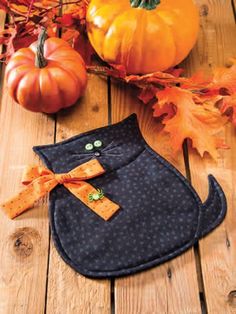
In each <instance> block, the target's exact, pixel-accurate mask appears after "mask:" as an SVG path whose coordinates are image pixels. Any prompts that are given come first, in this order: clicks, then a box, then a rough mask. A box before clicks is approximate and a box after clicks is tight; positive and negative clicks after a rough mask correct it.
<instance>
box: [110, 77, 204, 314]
mask: <svg viewBox="0 0 236 314" xmlns="http://www.w3.org/2000/svg"><path fill="white" fill-rule="evenodd" d="M111 104H112V106H111V108H112V121H113V122H116V121H119V120H121V119H123V118H124V117H126V116H128V115H129V114H130V113H132V112H136V113H137V115H138V119H139V124H140V127H141V130H142V133H143V135H144V137H145V139H146V141H147V142H148V143H149V145H150V146H151V147H152V148H154V149H155V150H156V151H157V152H158V153H160V154H161V155H163V156H164V157H165V158H166V159H167V160H169V161H170V162H171V163H172V164H174V165H175V166H176V167H177V168H178V169H179V170H180V171H181V172H182V173H185V167H184V161H183V156H182V155H181V154H179V155H178V156H176V157H174V156H173V154H172V152H171V149H170V147H169V141H168V138H167V136H166V135H165V134H164V133H163V132H161V131H160V126H159V125H158V124H157V123H156V122H155V120H154V118H152V109H151V108H150V107H148V106H145V105H143V104H141V103H140V102H138V100H137V94H136V91H134V90H132V89H131V88H130V87H127V86H125V85H120V84H115V83H114V84H113V85H112V89H111ZM115 310H116V313H122V314H136V313H142V314H143V313H144V314H145V313H147V314H148V313H163V314H165V313H173V314H178V313H179V314H185V313H186V314H189V313H191V314H192V313H201V307H200V302H199V290H198V282H197V272H196V265H195V258H194V252H193V249H191V250H189V251H188V252H186V253H185V254H183V255H181V256H179V257H178V258H176V259H174V260H172V261H170V262H168V263H165V264H163V265H161V266H159V267H155V268H153V269H151V270H148V271H146V272H143V273H140V274H136V275H134V276H129V277H127V278H121V279H117V280H116V281H115Z"/></svg>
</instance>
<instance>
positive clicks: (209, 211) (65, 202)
mask: <svg viewBox="0 0 236 314" xmlns="http://www.w3.org/2000/svg"><path fill="white" fill-rule="evenodd" d="M34 151H35V152H36V153H37V154H38V155H39V156H40V157H41V159H42V160H43V162H44V163H45V165H46V166H47V167H48V168H49V169H50V170H51V171H52V172H53V173H59V174H60V173H67V172H70V171H71V170H73V169H75V168H76V167H78V166H79V165H83V164H85V165H86V163H87V162H90V161H92V162H93V161H95V162H96V161H98V162H99V164H101V166H102V168H103V169H104V172H101V174H99V175H97V176H95V177H93V178H90V179H88V180H87V183H88V184H89V185H90V186H92V187H93V188H95V191H96V193H95V192H94V191H93V193H88V195H87V196H86V198H87V199H88V200H87V201H86V200H84V201H83V200H82V201H81V199H79V198H78V197H76V195H74V194H73V193H71V192H70V191H69V190H68V189H67V188H66V187H65V186H64V185H57V186H56V187H55V188H54V189H53V190H52V191H51V193H50V206H49V214H50V215H49V217H50V224H51V229H52V237H53V240H54V243H55V246H56V248H57V250H58V252H59V254H60V255H61V257H62V258H63V259H64V260H65V262H66V263H68V264H69V265H70V266H71V267H72V268H74V269H75V270H76V271H78V272H79V273H81V274H83V275H85V276H88V277H96V278H109V277H118V276H123V275H129V274H133V273H136V272H138V271H141V270H145V269H148V268H150V267H153V266H156V265H159V264H161V263H163V262H165V261H167V260H170V259H172V258H174V257H176V256H177V255H180V254H181V253H183V252H184V251H186V250H187V249H189V248H190V247H191V246H193V245H194V244H195V243H196V242H197V241H198V240H199V239H200V238H202V237H203V236H205V235H206V234H208V233H209V232H210V231H212V230H213V229H214V228H215V227H216V226H217V225H219V224H220V223H221V222H222V220H223V219H224V216H225V214H226V199H225V195H224V193H223V191H222V189H221V187H220V185H219V184H218V183H217V181H216V180H215V178H214V177H213V176H211V175H210V176H209V185H210V190H209V196H208V198H207V200H206V202H205V203H202V202H201V200H200V198H199V196H198V195H197V193H196V192H195V190H194V189H193V187H192V186H191V185H190V184H189V182H188V181H187V180H186V179H185V177H183V175H182V174H181V173H180V172H179V171H178V170H177V169H176V168H174V167H173V166H172V165H171V164H170V163H169V162H167V161H166V160H165V159H164V158H163V157H161V156H160V155H158V154H157V153H156V152H155V151H153V150H152V149H151V147H150V146H149V145H148V144H147V143H146V142H145V140H144V138H143V136H142V134H141V132H140V130H139V127H138V122H137V117H136V115H135V114H132V115H131V116H129V117H128V118H126V119H125V120H123V121H121V122H119V123H117V124H114V125H110V126H107V127H103V128H99V129H96V130H92V131H89V132H86V133H83V134H80V135H78V136H75V137H73V138H71V139H68V140H66V141H63V142H60V143H57V144H53V145H45V146H36V147H34ZM103 198H106V200H107V199H108V200H109V202H111V204H112V205H110V203H109V202H108V203H107V204H108V205H107V206H108V207H109V206H111V208H113V209H114V210H113V211H112V212H110V214H109V215H110V216H109V217H108V218H109V219H108V218H107V219H104V217H102V215H101V216H100V215H99V214H98V212H96V210H95V211H94V210H92V209H91V208H90V207H92V206H90V203H88V202H91V204H94V206H95V207H96V203H97V202H101V203H102V202H104V201H103ZM86 202H87V203H86ZM86 204H87V205H88V204H89V206H87V205H86ZM112 206H113V207H112ZM108 211H109V208H108Z"/></svg>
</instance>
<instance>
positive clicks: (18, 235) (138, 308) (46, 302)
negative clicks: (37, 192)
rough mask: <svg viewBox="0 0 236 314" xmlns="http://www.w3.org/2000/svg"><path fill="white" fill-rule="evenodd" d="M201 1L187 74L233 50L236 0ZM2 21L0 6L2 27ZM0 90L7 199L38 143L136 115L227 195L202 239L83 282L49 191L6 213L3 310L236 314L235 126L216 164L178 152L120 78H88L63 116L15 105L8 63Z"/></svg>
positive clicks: (0, 239)
mask: <svg viewBox="0 0 236 314" xmlns="http://www.w3.org/2000/svg"><path fill="white" fill-rule="evenodd" d="M196 2H197V4H198V6H199V10H200V15H201V28H200V35H199V39H198V42H197V45H196V46H195V48H194V49H193V51H192V53H191V55H190V56H189V57H188V59H187V60H186V61H185V62H184V64H183V66H184V68H186V69H187V73H188V74H191V73H192V72H194V71H196V70H197V69H198V68H199V67H200V66H201V67H202V68H204V69H205V70H206V71H208V70H209V69H211V68H213V67H215V66H218V65H225V64H226V63H227V61H228V58H229V57H232V56H236V28H235V16H234V13H235V12H234V9H235V7H234V6H236V0H232V2H231V1H230V0H196ZM186 18H187V17H186ZM4 20H5V15H4V13H3V12H2V11H0V25H1V26H3V25H4ZM0 91H1V107H0V108H1V111H0V126H1V131H0V152H1V153H0V184H1V201H2V200H5V199H6V198H7V197H9V196H11V195H13V194H14V193H15V192H16V191H18V190H19V189H20V188H21V184H20V179H21V174H22V170H23V168H24V167H25V166H26V165H27V164H29V163H39V160H38V158H37V157H36V156H35V154H34V153H33V151H32V149H31V148H32V146H33V145H39V144H49V143H54V142H58V141H61V140H63V139H66V138H68V137H70V136H72V135H75V134H78V133H80V132H83V131H87V130H90V129H94V128H97V127H101V126H105V125H108V124H110V123H113V122H117V121H119V120H121V119H123V118H124V117H126V116H128V115H129V114H130V113H132V112H136V113H137V115H138V118H139V123H140V126H141V129H142V132H143V134H144V137H145V138H146V140H147V142H148V143H149V144H150V145H151V146H152V147H153V148H154V149H155V150H156V151H157V152H158V153H160V154H161V155H163V156H164V157H165V158H167V159H168V160H169V161H170V162H171V163H173V164H174V165H175V166H176V167H177V168H178V169H179V170H180V171H181V172H182V173H183V174H184V175H186V176H187V177H188V178H189V180H191V183H192V184H193V186H194V187H195V188H196V190H197V191H198V192H199V194H200V196H201V197H202V199H203V200H204V199H205V198H206V196H207V194H208V182H207V174H209V173H212V174H213V175H215V177H216V178H217V180H218V181H219V182H220V184H221V185H222V186H223V188H224V190H225V192H226V195H227V202H228V213H227V217H226V219H225V220H224V222H223V223H222V224H221V225H220V227H218V228H217V229H216V230H215V231H213V232H212V233H211V234H210V235H208V236H207V237H206V238H204V239H202V240H201V241H200V242H199V244H198V245H197V246H195V247H194V248H192V249H190V250H189V251H187V252H186V253H184V254H182V255H181V256H179V257H177V258H175V259H173V260H171V261H170V262H167V263H165V264H163V265H161V266H158V267H155V268H153V269H151V270H148V271H145V272H142V273H139V274H137V275H134V276H128V277H126V278H121V279H117V280H114V281H110V280H91V279H87V278H85V277H83V276H81V275H79V274H78V273H75V272H74V271H73V270H72V269H71V268H70V267H69V266H67V265H66V264H65V263H64V262H63V261H62V259H61V258H60V257H59V255H58V253H57V251H56V250H55V248H54V245H53V243H52V240H51V237H50V228H49V222H48V202H47V199H46V198H44V199H43V200H42V201H40V202H39V203H38V204H37V205H36V206H35V207H34V209H32V210H30V211H28V212H26V213H25V214H23V215H22V216H20V217H18V218H17V219H15V220H13V221H12V220H9V219H8V218H6V216H5V215H4V214H3V213H2V212H0V221H1V223H0V313H1V314H8V313H11V314H12V313H17V314H21V313H24V314H25V313H29V314H38V313H48V314H74V313H75V314H83V313H94V314H107V313H117V314H147V313H148V314H149V313H150V314H153V313H156V314H165V313H171V314H195V313H211V314H226V313H236V190H235V185H236V172H235V171H236V131H235V129H233V127H232V126H231V125H228V126H227V128H226V129H225V133H224V137H225V141H226V142H227V143H228V144H229V145H230V146H231V149H230V150H225V151H220V152H219V158H218V160H217V163H215V162H213V161H212V160H211V159H209V158H206V157H205V158H204V159H201V158H200V157H199V156H198V155H197V154H196V152H194V151H192V150H191V149H189V150H188V149H187V148H186V146H185V149H184V150H183V153H180V154H179V155H178V156H176V157H173V156H171V152H170V149H169V144H168V139H167V138H166V136H164V135H163V134H162V133H160V132H159V129H160V127H159V125H158V124H157V122H156V121H155V120H154V118H152V109H151V108H150V107H148V106H145V105H143V104H141V103H140V102H138V100H137V98H136V96H135V93H134V91H133V90H131V88H130V87H128V86H125V85H123V84H118V83H115V82H111V81H110V80H109V79H108V80H107V79H102V78H99V77H97V76H95V75H89V83H88V88H87V92H86V95H85V97H84V98H83V99H82V100H81V101H79V102H78V104H77V105H76V106H74V107H73V108H71V109H69V110H66V111H62V112H60V113H58V114H57V115H46V114H35V113H31V112H28V111H25V110H24V109H22V108H21V107H20V106H19V105H17V104H16V103H14V102H13V101H12V99H11V98H10V97H9V96H8V94H7V89H6V86H5V83H4V66H3V67H2V72H1V89H0Z"/></svg>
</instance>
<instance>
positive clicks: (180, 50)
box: [87, 0, 199, 74]
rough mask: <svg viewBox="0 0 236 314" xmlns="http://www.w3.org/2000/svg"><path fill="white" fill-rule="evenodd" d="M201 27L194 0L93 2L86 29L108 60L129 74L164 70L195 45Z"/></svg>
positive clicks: (180, 58)
mask: <svg viewBox="0 0 236 314" xmlns="http://www.w3.org/2000/svg"><path fill="white" fill-rule="evenodd" d="M198 28H199V16H198V10H197V8H196V6H195V5H194V3H193V1H192V0H119V1H117V0H91V2H90V4H89V7H88V12H87V29H88V36H89V39H90V42H91V44H92V45H93V47H94V49H95V50H96V52H97V53H98V55H99V56H100V57H101V58H102V59H103V60H105V61H107V62H109V63H114V64H121V65H124V66H125V68H126V70H127V72H128V73H130V74H131V73H132V74H145V73H151V72H154V71H164V70H166V69H168V68H170V67H173V66H175V65H177V64H178V63H180V62H181V61H182V60H183V59H184V58H185V57H186V56H187V55H188V53H189V52H190V50H191V49H192V47H193V46H194V44H195V42H196V39H197V34H198Z"/></svg>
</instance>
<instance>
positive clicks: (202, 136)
mask: <svg viewBox="0 0 236 314" xmlns="http://www.w3.org/2000/svg"><path fill="white" fill-rule="evenodd" d="M157 98H158V102H157V103H156V104H155V105H154V106H153V108H154V116H160V114H164V113H166V114H167V116H168V118H165V119H164V121H163V123H164V125H165V131H166V132H168V133H169V134H170V139H171V145H172V148H173V151H174V152H177V151H179V150H181V148H182V144H183V141H184V140H185V139H190V140H191V141H192V146H193V147H194V148H196V149H197V150H198V152H199V154H200V155H201V156H203V155H204V153H205V152H208V153H209V154H210V155H211V156H212V157H213V158H214V159H216V158H217V148H225V145H224V144H223V142H222V140H220V139H219V138H218V137H217V134H218V133H219V131H220V130H221V128H222V127H223V125H224V124H225V123H226V121H227V119H226V118H223V117H222V116H221V114H220V112H219V111H218V110H217V108H215V107H213V108H212V106H213V104H209V108H208V107H207V105H206V104H205V106H201V105H197V104H195V102H194V100H193V95H192V93H191V92H189V91H187V90H182V89H181V88H179V87H167V88H165V89H164V90H162V91H158V92H157ZM170 108H172V109H170Z"/></svg>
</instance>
